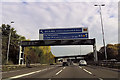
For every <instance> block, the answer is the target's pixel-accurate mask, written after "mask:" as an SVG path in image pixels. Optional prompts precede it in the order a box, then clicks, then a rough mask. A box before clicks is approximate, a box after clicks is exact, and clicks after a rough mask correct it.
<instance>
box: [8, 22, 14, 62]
mask: <svg viewBox="0 0 120 80" xmlns="http://www.w3.org/2000/svg"><path fill="white" fill-rule="evenodd" d="M12 23H14V22H13V21H11V24H12ZM10 38H11V28H10V33H9V40H8V49H7V64H8V59H9V48H10Z"/></svg>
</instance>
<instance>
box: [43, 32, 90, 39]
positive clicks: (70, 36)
mask: <svg viewBox="0 0 120 80" xmlns="http://www.w3.org/2000/svg"><path fill="white" fill-rule="evenodd" d="M80 38H81V39H86V38H88V33H69V34H65V33H64V34H63V33H59V34H44V35H43V40H52V39H53V40H55V39H80Z"/></svg>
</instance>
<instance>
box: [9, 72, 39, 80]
mask: <svg viewBox="0 0 120 80" xmlns="http://www.w3.org/2000/svg"><path fill="white" fill-rule="evenodd" d="M38 72H41V70H39V71H35V72H30V73H27V74H22V75H18V76H14V77H10V78H9V79H10V80H11V79H15V78H20V77H23V76H28V75H31V74H35V73H38Z"/></svg>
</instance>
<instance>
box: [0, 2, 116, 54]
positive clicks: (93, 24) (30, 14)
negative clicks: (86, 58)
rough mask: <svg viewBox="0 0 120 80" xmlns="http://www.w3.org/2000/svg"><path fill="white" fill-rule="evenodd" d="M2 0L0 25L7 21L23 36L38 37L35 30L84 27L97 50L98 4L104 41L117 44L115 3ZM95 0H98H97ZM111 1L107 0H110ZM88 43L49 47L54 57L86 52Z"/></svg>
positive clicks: (100, 44)
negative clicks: (100, 5) (85, 44)
mask: <svg viewBox="0 0 120 80" xmlns="http://www.w3.org/2000/svg"><path fill="white" fill-rule="evenodd" d="M26 1H27V2H25V1H24V0H18V1H17V0H15V1H14V0H7V1H6V0H3V2H2V3H0V7H1V8H2V9H1V10H0V14H2V15H0V19H2V20H1V21H0V24H10V22H11V21H14V24H12V27H14V28H15V29H16V30H17V33H18V34H20V35H22V36H25V37H26V38H27V39H31V40H38V39H39V29H47V28H74V27H88V29H89V38H90V39H93V38H96V41H97V43H96V45H97V50H99V49H100V47H101V46H103V43H102V34H101V33H102V31H101V24H100V14H99V7H95V6H94V4H102V3H104V4H105V6H104V7H102V15H103V25H104V31H105V41H106V44H116V43H118V2H117V0H115V1H114V2H109V1H108V0H106V2H102V3H101V2H99V3H98V2H94V0H93V2H90V1H89V0H87V1H86V2H83V0H81V1H78V0H76V1H72V0H70V1H68V0H58V2H56V1H55V0H52V2H49V1H47V0H39V1H38V0H36V1H33V0H31V2H30V1H29V0H26ZM98 1H99V0H98ZM110 1H111V0H110ZM1 4H2V6H1ZM91 51H92V46H81V47H80V46H52V52H53V54H54V55H55V56H60V55H74V54H86V53H89V52H91Z"/></svg>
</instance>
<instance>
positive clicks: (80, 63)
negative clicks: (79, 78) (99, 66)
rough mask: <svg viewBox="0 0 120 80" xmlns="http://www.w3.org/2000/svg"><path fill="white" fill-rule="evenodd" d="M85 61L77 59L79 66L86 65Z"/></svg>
mask: <svg viewBox="0 0 120 80" xmlns="http://www.w3.org/2000/svg"><path fill="white" fill-rule="evenodd" d="M86 65H87V62H86V61H85V60H80V61H79V66H86Z"/></svg>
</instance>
